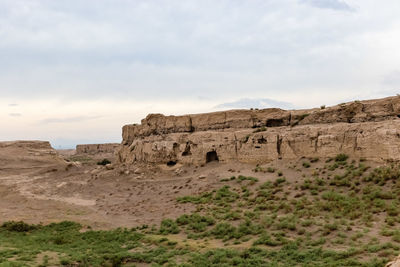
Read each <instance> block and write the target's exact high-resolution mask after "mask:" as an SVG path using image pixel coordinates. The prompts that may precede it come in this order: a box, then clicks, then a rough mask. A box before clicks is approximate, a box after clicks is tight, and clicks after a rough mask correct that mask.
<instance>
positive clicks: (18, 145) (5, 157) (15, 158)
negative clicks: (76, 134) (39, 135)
mask: <svg viewBox="0 0 400 267" xmlns="http://www.w3.org/2000/svg"><path fill="white" fill-rule="evenodd" d="M0 162H1V165H0V171H2V170H8V169H10V170H16V171H22V170H23V169H32V168H33V169H34V168H42V167H49V168H50V167H54V168H58V167H61V168H64V167H65V166H66V162H65V161H64V160H63V159H62V158H60V157H59V156H58V154H57V152H56V151H55V150H54V149H53V148H52V147H51V145H50V143H49V142H47V141H9V142H0Z"/></svg>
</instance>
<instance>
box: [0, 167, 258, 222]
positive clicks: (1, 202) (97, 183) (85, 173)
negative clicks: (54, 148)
mask: <svg viewBox="0 0 400 267" xmlns="http://www.w3.org/2000/svg"><path fill="white" fill-rule="evenodd" d="M50 163H53V162H50V161H49V162H42V164H41V165H40V164H39V165H38V164H36V165H33V164H32V161H30V160H27V161H21V162H20V163H19V166H15V164H14V166H12V167H4V166H3V168H1V167H0V222H3V221H9V220H23V221H26V222H29V223H44V224H46V223H50V222H57V221H62V220H73V221H78V222H80V223H82V224H84V225H90V226H92V227H94V228H113V227H119V226H123V227H132V226H140V225H143V224H147V225H152V224H159V222H160V221H161V220H162V219H163V218H166V217H168V218H174V217H177V216H179V215H181V214H184V213H187V212H190V211H192V210H193V207H192V206H190V205H182V204H179V205H177V202H176V198H177V197H179V196H186V195H193V194H199V193H202V192H205V191H210V190H212V189H213V188H217V187H219V186H221V183H220V182H219V181H220V180H221V179H222V178H226V177H230V176H232V175H238V174H239V172H241V173H242V174H247V175H248V174H251V173H252V172H251V168H254V166H253V165H246V164H221V163H217V162H213V163H209V164H207V165H205V166H204V167H182V166H179V165H176V166H173V167H167V166H148V165H142V166H139V165H138V166H130V171H129V173H128V172H127V169H126V168H123V169H121V168H119V167H116V168H114V169H112V170H107V169H106V168H105V167H104V166H97V165H96V164H95V163H91V164H70V165H69V166H68V165H66V164H64V165H63V164H59V165H57V164H55V165H54V164H50ZM244 170H248V171H244Z"/></svg>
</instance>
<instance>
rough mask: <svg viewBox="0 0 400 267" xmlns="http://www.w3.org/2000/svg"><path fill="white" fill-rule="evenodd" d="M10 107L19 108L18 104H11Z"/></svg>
mask: <svg viewBox="0 0 400 267" xmlns="http://www.w3.org/2000/svg"><path fill="white" fill-rule="evenodd" d="M8 106H9V107H17V106H18V104H16V103H11V104H8Z"/></svg>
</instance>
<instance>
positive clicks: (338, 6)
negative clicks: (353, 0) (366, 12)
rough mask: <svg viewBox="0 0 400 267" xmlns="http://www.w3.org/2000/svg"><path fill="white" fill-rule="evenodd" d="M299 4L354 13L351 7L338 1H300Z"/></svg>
mask: <svg viewBox="0 0 400 267" xmlns="http://www.w3.org/2000/svg"><path fill="white" fill-rule="evenodd" d="M300 2H301V3H304V4H308V5H310V6H313V7H317V8H325V9H333V10H343V11H355V9H354V8H353V7H351V6H349V5H348V4H347V3H346V2H344V1H340V0H300Z"/></svg>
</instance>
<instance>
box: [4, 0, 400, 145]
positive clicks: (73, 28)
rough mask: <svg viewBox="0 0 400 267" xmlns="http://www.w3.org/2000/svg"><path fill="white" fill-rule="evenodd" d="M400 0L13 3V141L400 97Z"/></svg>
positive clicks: (7, 27)
mask: <svg viewBox="0 0 400 267" xmlns="http://www.w3.org/2000/svg"><path fill="white" fill-rule="evenodd" d="M398 14H400V1H398V0H382V1H376V0H246V1H243V0H241V1H239V0H185V1H182V0H57V1H54V0H0V93H1V95H0V125H1V127H0V140H21V139H26V140H32V139H34V140H49V141H51V143H52V145H53V147H55V148H71V147H74V146H75V145H76V144H78V143H103V142H120V141H121V128H122V126H123V125H125V124H131V123H139V122H140V120H141V119H143V118H144V117H145V116H146V115H147V114H149V113H163V114H166V115H172V114H174V115H179V114H186V113H199V112H210V111H216V110H223V109H231V108H251V107H259V108H260V107H261V108H262V107H271V106H277V107H281V108H312V107H319V106H321V105H327V106H329V105H334V104H337V103H341V102H345V101H352V100H361V99H369V98H378V97H385V96H391V95H396V94H397V93H400V90H399V89H400V53H399V52H398V50H399V47H400V17H399V15H398Z"/></svg>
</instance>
